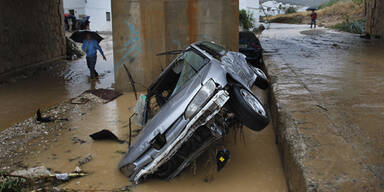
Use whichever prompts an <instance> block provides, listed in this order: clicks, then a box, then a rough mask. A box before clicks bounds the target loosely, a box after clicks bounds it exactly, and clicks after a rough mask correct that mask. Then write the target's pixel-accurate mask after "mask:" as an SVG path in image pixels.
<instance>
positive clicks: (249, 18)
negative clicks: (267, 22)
mask: <svg viewBox="0 0 384 192" xmlns="http://www.w3.org/2000/svg"><path fill="white" fill-rule="evenodd" d="M239 17H240V18H239V19H240V25H241V26H243V28H244V29H246V30H249V29H250V28H252V27H254V25H253V22H254V20H253V14H252V13H249V12H247V11H246V10H244V9H242V10H240V12H239Z"/></svg>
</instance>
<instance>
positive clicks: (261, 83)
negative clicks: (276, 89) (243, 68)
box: [253, 67, 269, 89]
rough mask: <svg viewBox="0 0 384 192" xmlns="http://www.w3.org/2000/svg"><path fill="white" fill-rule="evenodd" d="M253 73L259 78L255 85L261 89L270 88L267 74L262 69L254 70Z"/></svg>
mask: <svg viewBox="0 0 384 192" xmlns="http://www.w3.org/2000/svg"><path fill="white" fill-rule="evenodd" d="M253 71H254V72H255V74H256V76H257V78H256V80H255V83H254V85H256V86H257V87H258V88H260V89H267V88H268V87H269V81H268V78H267V76H266V75H265V73H264V72H263V71H262V70H261V69H259V68H256V67H254V68H253Z"/></svg>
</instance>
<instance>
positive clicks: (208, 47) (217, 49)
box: [196, 41, 227, 59]
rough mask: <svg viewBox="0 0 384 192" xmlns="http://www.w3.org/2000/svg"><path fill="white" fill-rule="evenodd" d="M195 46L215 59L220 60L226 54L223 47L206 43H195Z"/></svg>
mask: <svg viewBox="0 0 384 192" xmlns="http://www.w3.org/2000/svg"><path fill="white" fill-rule="evenodd" d="M196 46H197V47H199V48H200V49H202V50H204V51H206V52H208V53H209V54H210V55H212V56H213V57H215V58H216V59H220V58H221V57H222V56H224V55H225V53H227V50H226V49H225V48H224V47H222V46H220V45H218V44H215V43H211V42H208V41H203V42H200V43H197V44H196Z"/></svg>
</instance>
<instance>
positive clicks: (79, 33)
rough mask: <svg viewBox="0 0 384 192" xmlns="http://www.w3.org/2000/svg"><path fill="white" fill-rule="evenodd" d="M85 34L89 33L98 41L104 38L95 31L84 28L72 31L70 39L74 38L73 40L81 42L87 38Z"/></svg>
mask: <svg viewBox="0 0 384 192" xmlns="http://www.w3.org/2000/svg"><path fill="white" fill-rule="evenodd" d="M87 34H90V35H91V36H92V38H93V39H95V40H97V42H99V43H100V41H101V40H103V39H104V38H102V37H101V36H100V35H99V34H98V33H97V32H95V31H86V30H81V31H76V32H74V33H72V35H71V37H70V38H71V39H72V40H74V41H75V42H78V43H82V42H83V41H84V39H86V38H87Z"/></svg>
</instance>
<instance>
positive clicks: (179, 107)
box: [119, 75, 202, 167]
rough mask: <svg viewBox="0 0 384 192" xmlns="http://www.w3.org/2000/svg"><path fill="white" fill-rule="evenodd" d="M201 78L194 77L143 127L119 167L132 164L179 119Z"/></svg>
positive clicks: (195, 91)
mask: <svg viewBox="0 0 384 192" xmlns="http://www.w3.org/2000/svg"><path fill="white" fill-rule="evenodd" d="M201 82H202V79H201V76H199V75H195V76H194V77H193V78H192V79H191V80H190V81H189V82H188V83H187V84H185V86H184V87H183V88H182V89H181V90H180V91H179V92H178V93H177V94H176V95H174V96H173V97H172V98H171V99H170V101H169V102H167V103H166V104H165V105H164V106H162V108H161V109H160V111H159V112H158V113H157V114H156V115H155V116H154V117H153V118H152V119H151V120H150V121H149V122H148V124H146V125H145V127H144V129H143V130H142V131H140V134H139V135H138V136H137V137H136V138H135V142H134V143H133V145H132V146H131V147H130V149H129V150H128V152H127V153H126V154H125V156H124V158H123V161H121V162H120V164H119V167H120V165H125V164H127V163H132V162H133V161H134V160H136V159H137V158H138V157H139V156H140V155H141V154H142V151H145V150H147V149H148V148H149V147H150V145H151V141H152V140H153V139H154V138H155V137H156V136H157V135H158V134H159V133H160V134H162V133H164V132H165V131H167V129H168V128H169V127H171V125H172V124H173V123H174V122H175V121H176V120H177V119H179V117H181V116H182V115H183V114H184V112H185V109H186V108H187V106H188V104H189V102H190V101H191V100H192V99H193V97H194V96H195V94H196V93H197V92H198V91H199V89H200V87H201Z"/></svg>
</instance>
